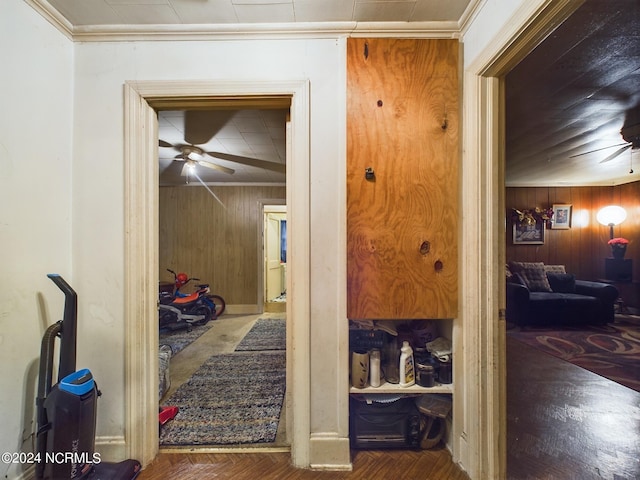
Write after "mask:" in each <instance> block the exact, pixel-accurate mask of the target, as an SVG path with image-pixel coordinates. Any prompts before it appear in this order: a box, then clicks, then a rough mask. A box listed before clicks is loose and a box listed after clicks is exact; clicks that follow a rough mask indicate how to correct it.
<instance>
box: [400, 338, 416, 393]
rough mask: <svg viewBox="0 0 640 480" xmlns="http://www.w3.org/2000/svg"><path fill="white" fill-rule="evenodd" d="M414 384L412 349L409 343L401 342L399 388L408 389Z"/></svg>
mask: <svg viewBox="0 0 640 480" xmlns="http://www.w3.org/2000/svg"><path fill="white" fill-rule="evenodd" d="M415 383H416V370H415V366H414V362H413V349H412V348H411V345H409V342H407V341H404V342H402V348H401V349H400V386H401V387H410V386H411V385H414V384H415Z"/></svg>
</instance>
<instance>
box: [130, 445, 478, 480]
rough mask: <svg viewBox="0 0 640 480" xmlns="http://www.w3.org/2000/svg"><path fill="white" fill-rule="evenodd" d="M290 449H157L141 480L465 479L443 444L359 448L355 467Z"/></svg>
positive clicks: (355, 458)
mask: <svg viewBox="0 0 640 480" xmlns="http://www.w3.org/2000/svg"><path fill="white" fill-rule="evenodd" d="M290 458H291V457H290V454H289V453H269V452H265V453H247V454H244V453H231V454H224V453H215V454H203V453H161V454H160V455H158V457H157V458H156V459H155V460H154V461H153V463H151V465H149V466H148V467H147V468H146V469H145V470H144V471H143V472H142V473H141V474H140V476H139V477H138V478H139V479H140V480H161V479H163V480H164V479H167V478H179V479H180V480H202V479H203V478H215V479H231V478H233V479H255V478H260V479H274V480H275V479H277V480H374V479H385V480H386V479H403V480H411V479H416V480H417V479H425V480H426V479H429V480H468V479H469V477H468V476H467V475H466V473H464V472H463V471H462V470H461V469H460V468H459V467H457V466H456V465H454V464H453V462H452V461H451V455H450V453H449V451H448V450H446V449H444V448H440V449H435V450H422V451H405V450H389V451H357V452H354V453H353V471H351V472H340V471H314V470H306V469H299V468H295V467H293V466H292V465H291V464H290Z"/></svg>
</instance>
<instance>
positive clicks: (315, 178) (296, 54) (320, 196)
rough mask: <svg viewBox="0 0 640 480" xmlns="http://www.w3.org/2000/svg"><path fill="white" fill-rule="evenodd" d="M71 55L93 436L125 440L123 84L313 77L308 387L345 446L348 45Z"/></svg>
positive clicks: (102, 50) (164, 47) (326, 427)
mask: <svg viewBox="0 0 640 480" xmlns="http://www.w3.org/2000/svg"><path fill="white" fill-rule="evenodd" d="M75 55H76V69H75V77H74V82H75V104H76V107H75V121H74V135H73V137H74V176H75V177H74V178H75V180H74V182H73V196H74V205H73V218H74V229H73V254H74V276H75V278H76V279H77V283H78V284H79V285H82V296H81V298H80V302H79V311H80V315H81V316H82V317H83V318H87V319H88V321H87V322H85V323H84V325H83V326H82V328H81V330H80V335H81V336H82V338H83V343H82V345H80V351H79V355H80V356H81V357H82V358H85V359H86V360H87V367H88V368H90V369H91V370H92V371H93V372H94V375H95V376H96V378H97V379H98V381H99V382H100V387H101V389H102V391H103V397H102V399H101V405H100V410H99V414H98V415H99V416H98V435H99V436H101V437H103V439H104V437H106V438H107V439H111V440H113V441H115V442H120V441H121V439H122V435H123V423H124V391H123V388H124V387H123V374H124V341H123V334H124V323H123V312H124V298H123V278H124V271H125V268H126V266H125V265H124V251H123V245H124V244H123V236H124V231H123V224H124V211H123V208H124V198H123V191H124V183H123V182H124V165H123V162H124V160H123V156H124V147H123V119H124V114H123V84H124V82H125V81H127V80H138V81H159V80H215V79H220V80H229V79H233V80H248V81H252V80H259V81H262V80H298V79H309V81H310V89H311V108H310V111H311V163H312V165H311V219H310V220H311V225H312V227H311V228H312V231H311V238H312V251H313V253H312V258H311V272H312V279H311V285H309V286H308V287H309V288H310V289H311V291H312V292H313V293H312V301H313V303H314V305H315V306H314V307H312V310H313V312H312V319H311V321H312V330H314V334H315V335H316V336H315V337H313V336H312V338H314V340H313V342H312V344H311V355H312V358H313V359H314V360H312V362H315V365H316V369H318V370H319V372H318V374H319V376H320V377H321V380H322V383H320V382H318V383H316V382H312V389H313V391H312V393H311V395H312V398H314V402H318V403H317V405H318V408H317V410H314V411H313V413H312V416H311V428H312V432H318V431H319V432H334V433H335V434H336V435H337V436H342V437H346V435H347V425H346V422H342V424H340V423H339V415H338V413H337V409H336V402H337V401H338V400H337V399H339V398H344V397H345V392H346V391H345V388H346V381H342V380H343V379H346V371H345V368H344V367H345V366H346V364H347V363H346V362H347V357H346V352H340V351H339V345H338V342H339V340H338V339H339V336H338V334H337V330H338V329H345V331H346V328H347V323H346V319H345V317H344V304H345V301H344V296H345V291H346V287H345V283H346V275H344V268H345V267H344V265H345V260H344V258H342V257H341V256H340V255H339V254H338V252H340V251H343V250H344V242H345V232H344V222H345V220H344V218H345V201H344V188H345V187H344V171H345V168H344V161H345V155H346V152H345V143H344V138H345V132H344V122H345V116H344V108H345V102H346V99H345V83H344V79H345V73H344V72H345V45H344V40H343V39H338V38H334V39H306V40H304V39H298V40H275V39H263V40H218V41H211V42H206V41H193V42H188V41H183V42H173V41H165V42H136V43H130V42H114V43H85V44H76V47H75ZM341 285H342V286H341ZM140 321H154V320H153V319H140ZM314 325H317V326H315V327H314ZM338 369H339V370H340V372H341V375H336V371H338ZM325 380H326V381H325ZM342 401H343V402H344V401H345V400H342ZM321 405H326V406H327V407H326V409H325V408H320V406H321ZM345 409H346V402H345ZM344 411H345V412H346V410H344ZM342 416H343V417H346V415H344V414H343V415H342Z"/></svg>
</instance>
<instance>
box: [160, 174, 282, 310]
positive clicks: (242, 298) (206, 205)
mask: <svg viewBox="0 0 640 480" xmlns="http://www.w3.org/2000/svg"><path fill="white" fill-rule="evenodd" d="M211 188H212V190H213V192H214V193H215V194H216V195H217V196H218V197H219V198H220V200H222V202H223V203H224V205H225V206H226V210H225V209H224V208H223V207H222V206H221V205H220V204H219V203H218V202H216V200H215V199H214V198H213V197H212V196H211V195H210V194H209V193H208V192H207V191H206V190H205V189H204V188H203V187H182V186H181V187H161V188H160V219H159V220H160V221H159V223H160V239H159V241H160V243H159V265H160V272H159V273H160V281H173V278H172V275H171V274H170V273H168V272H167V271H166V269H167V268H170V269H172V270H174V271H176V272H180V271H182V272H185V273H187V274H188V275H189V276H192V277H198V278H200V279H201V280H202V281H203V282H204V283H209V284H210V285H211V292H212V293H215V294H218V295H221V296H222V297H223V298H224V299H225V301H226V302H227V304H228V305H254V304H256V303H257V298H258V294H257V292H258V285H259V278H258V261H259V260H258V255H259V251H260V250H259V248H261V245H259V234H260V232H261V230H262V222H263V215H262V210H261V203H260V202H261V201H269V200H276V199H277V200H284V199H285V198H286V197H285V196H286V187H284V186H282V187H279V186H275V187H270V186H233V187H226V186H214V187H211ZM267 203H268V202H267Z"/></svg>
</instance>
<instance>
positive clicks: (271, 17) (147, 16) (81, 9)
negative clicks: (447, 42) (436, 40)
mask: <svg viewBox="0 0 640 480" xmlns="http://www.w3.org/2000/svg"><path fill="white" fill-rule="evenodd" d="M49 3H50V4H51V5H52V6H53V7H54V8H55V9H56V10H58V11H59V12H60V13H61V14H62V15H63V16H64V17H65V18H67V20H68V21H69V22H71V23H72V24H73V25H75V26H86V25H139V24H146V25H163V24H172V25H173V24H234V23H288V22H312V23H314V22H352V21H355V22H389V21H392V22H422V21H455V22H457V21H458V20H459V19H460V17H461V16H462V15H463V13H464V11H465V9H466V8H467V6H468V4H469V3H477V2H475V1H474V2H471V1H470V0H444V1H443V0H388V1H369V0H49Z"/></svg>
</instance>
